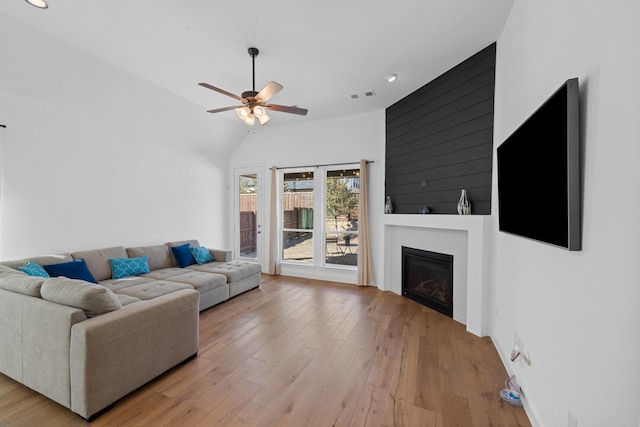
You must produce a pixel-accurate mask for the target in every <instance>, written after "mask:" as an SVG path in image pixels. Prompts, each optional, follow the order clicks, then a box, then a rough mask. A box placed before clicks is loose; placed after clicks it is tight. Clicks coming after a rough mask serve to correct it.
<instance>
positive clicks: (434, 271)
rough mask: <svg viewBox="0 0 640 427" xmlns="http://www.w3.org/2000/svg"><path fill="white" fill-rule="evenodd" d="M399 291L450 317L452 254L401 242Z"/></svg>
mask: <svg viewBox="0 0 640 427" xmlns="http://www.w3.org/2000/svg"><path fill="white" fill-rule="evenodd" d="M402 295H404V296H406V297H407V298H410V299H412V300H414V301H416V302H419V303H420V304H423V305H425V306H427V307H429V308H432V309H434V310H436V311H439V312H440V313H442V314H444V315H447V316H449V317H453V255H448V254H441V253H438V252H431V251H424V250H421V249H414V248H409V247H406V246H403V247H402Z"/></svg>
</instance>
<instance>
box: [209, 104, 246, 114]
mask: <svg viewBox="0 0 640 427" xmlns="http://www.w3.org/2000/svg"><path fill="white" fill-rule="evenodd" d="M241 107H242V105H234V106H233V107H224V108H216V109H215V110H208V111H207V113H221V112H223V111H229V110H235V109H237V108H241Z"/></svg>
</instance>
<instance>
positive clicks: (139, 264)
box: [109, 255, 149, 279]
mask: <svg viewBox="0 0 640 427" xmlns="http://www.w3.org/2000/svg"><path fill="white" fill-rule="evenodd" d="M109 264H111V278H112V279H121V278H123V277H127V276H137V275H139V274H145V273H148V272H149V257H148V256H147V255H145V256H141V257H137V258H109Z"/></svg>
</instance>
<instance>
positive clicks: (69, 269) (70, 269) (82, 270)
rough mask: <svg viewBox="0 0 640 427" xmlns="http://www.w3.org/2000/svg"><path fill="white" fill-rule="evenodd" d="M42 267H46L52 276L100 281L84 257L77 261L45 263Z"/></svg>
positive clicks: (92, 281) (93, 281)
mask: <svg viewBox="0 0 640 427" xmlns="http://www.w3.org/2000/svg"><path fill="white" fill-rule="evenodd" d="M42 268H44V269H45V270H46V272H47V273H49V276H51V277H59V276H64V277H67V278H69V279H78V280H84V281H87V282H91V283H98V281H97V280H96V278H95V277H93V274H91V271H89V267H87V263H86V262H85V261H84V259H82V258H80V259H77V260H75V261H69V262H61V263H58V264H49V265H43V266H42Z"/></svg>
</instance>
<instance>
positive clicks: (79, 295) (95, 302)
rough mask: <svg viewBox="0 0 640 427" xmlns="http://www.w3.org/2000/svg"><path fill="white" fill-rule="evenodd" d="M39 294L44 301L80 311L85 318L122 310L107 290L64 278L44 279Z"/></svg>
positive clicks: (114, 297) (95, 285)
mask: <svg viewBox="0 0 640 427" xmlns="http://www.w3.org/2000/svg"><path fill="white" fill-rule="evenodd" d="M40 293H41V294H42V298H43V299H45V300H48V301H53V302H56V303H58V304H63V305H68V306H70V307H76V308H80V309H82V310H83V311H84V312H85V314H86V315H87V317H95V316H97V315H99V314H103V313H108V312H110V311H114V310H118V309H120V308H122V303H120V300H119V299H118V297H116V295H115V294H114V293H113V292H111V291H110V290H109V289H107V288H105V287H104V286H100V285H98V284H93V283H89V282H86V281H84V280H75V279H68V278H66V277H54V278H51V279H45V281H44V283H43V284H42V288H41V289H40Z"/></svg>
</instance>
